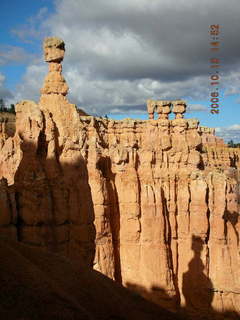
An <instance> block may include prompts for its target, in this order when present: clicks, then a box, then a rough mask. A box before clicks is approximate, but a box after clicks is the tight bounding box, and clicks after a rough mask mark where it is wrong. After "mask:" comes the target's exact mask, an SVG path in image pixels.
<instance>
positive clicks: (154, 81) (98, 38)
mask: <svg viewBox="0 0 240 320" xmlns="http://www.w3.org/2000/svg"><path fill="white" fill-rule="evenodd" d="M229 1H230V2H231V5H229V8H228V10H229V14H228V15H227V16H226V10H225V0H212V1H211V2H209V1H208V0H203V1H201V2H199V1H196V2H186V1H184V0H181V1H178V2H176V1H174V0H154V1H149V0H119V1H117V2H112V1H108V0H88V1H87V2H86V1H79V0H58V1H56V12H55V13H54V14H53V15H51V16H47V15H46V12H45V11H44V10H42V12H40V14H39V16H40V17H41V19H39V17H37V19H36V20H37V21H39V22H40V20H41V22H40V28H39V29H37V31H38V32H40V31H41V32H42V34H45V35H55V36H59V37H61V38H63V39H64V41H65V43H66V56H65V61H64V76H65V78H66V80H67V82H68V84H69V87H70V94H69V99H70V100H71V101H72V102H74V103H76V104H77V105H78V106H79V107H81V108H84V109H85V111H87V112H90V113H94V114H105V113H110V112H113V111H115V112H120V111H121V110H124V112H136V110H138V111H141V110H144V111H145V102H146V100H147V99H148V98H152V99H178V98H183V99H186V100H188V99H191V100H207V99H209V96H210V94H209V92H210V91H211V88H210V81H209V72H210V66H209V59H210V50H209V48H210V44H209V42H210V37H209V25H210V24H213V23H215V22H217V23H219V24H220V26H221V27H220V30H221V36H222V40H221V41H222V42H221V55H222V56H224V59H222V60H221V63H222V64H221V68H222V69H221V70H222V75H221V79H220V83H221V87H222V88H228V91H227V92H226V94H232V93H235V92H238V90H239V89H238V83H239V80H238V79H240V63H239V50H240V43H239V42H238V41H235V40H234V34H235V36H236V37H235V39H236V38H237V30H238V26H239V15H240V2H239V1H238V0H229ZM32 24H33V22H31V23H30V25H32ZM34 28H35V25H34ZM34 28H32V29H34ZM30 29H31V28H30ZM34 30H35V29H34ZM234 30H235V31H234ZM223 71H224V72H223ZM38 72H39V76H38ZM42 73H43V68H42V67H41V66H39V65H38V64H35V65H32V66H30V67H28V69H27V72H26V75H25V77H24V79H23V82H22V83H21V86H20V87H19V92H18V97H19V98H20V97H22V98H26V96H25V94H27V96H29V95H30V98H35V97H36V92H38V90H39V88H40V87H41V85H42V83H41V82H40V80H41V79H42ZM27 77H30V79H31V80H29V79H28V78H27ZM35 79H37V80H38V81H35ZM188 110H189V111H191V112H193V111H205V110H206V107H205V106H202V105H192V106H189V109H188ZM144 111H142V112H144Z"/></svg>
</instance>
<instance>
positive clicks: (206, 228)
mask: <svg viewBox="0 0 240 320" xmlns="http://www.w3.org/2000/svg"><path fill="white" fill-rule="evenodd" d="M43 47H44V56H45V61H46V62H47V63H48V65H49V72H48V74H47V76H46V78H45V80H44V84H43V87H42V89H41V97H40V101H39V102H38V103H35V102H34V101H29V100H25V101H21V102H20V103H18V104H17V105H16V119H15V120H14V121H15V130H13V129H12V127H9V122H7V117H6V116H1V122H0V149H1V152H0V177H1V181H0V194H1V197H0V208H1V215H0V232H1V234H4V235H5V236H6V237H8V238H9V239H15V240H17V241H19V242H23V243H25V244H28V245H31V246H35V247H45V248H47V249H48V250H50V251H52V252H55V253H59V254H60V255H64V256H67V257H69V258H70V259H72V260H73V261H75V262H76V263H79V265H80V264H82V263H84V264H86V265H87V266H90V267H93V268H94V269H95V270H98V271H100V272H101V273H103V274H105V275H107V276H108V277H109V278H111V279H114V280H115V281H117V282H118V283H120V284H122V285H123V286H126V287H128V288H130V289H131V290H134V291H136V292H138V293H140V294H141V295H142V296H143V297H145V298H146V299H149V300H151V301H152V302H154V303H156V304H159V305H160V306H162V307H164V308H166V309H168V310H171V311H174V312H178V310H179V308H185V310H186V312H187V314H188V315H189V316H190V317H191V318H192V319H215V313H216V312H218V313H222V314H224V313H226V314H228V318H225V319H232V318H234V317H236V319H237V317H238V316H239V317H240V250H239V231H240V222H239V214H240V209H239V205H240V187H239V184H240V175H239V174H240V149H239V148H229V147H228V146H226V145H225V144H224V141H223V140H222V139H220V138H218V137H217V136H215V132H214V129H211V128H207V127H201V126H200V125H199V121H198V120H196V119H185V118H183V114H184V112H185V109H186V102H184V101H182V100H177V101H161V100H159V101H154V100H148V102H147V110H148V113H149V118H150V119H149V120H134V119H125V120H119V121H117V120H111V119H107V118H100V117H93V116H89V115H87V114H86V113H85V112H83V111H82V110H79V109H77V107H76V106H75V105H73V104H71V103H69V102H68V100H67V97H66V96H67V93H68V85H67V83H66V81H65V79H64V77H63V75H62V65H61V62H62V60H63V58H64V53H65V44H64V42H63V40H61V39H59V38H46V39H45V41H44V45H43ZM155 111H156V112H157V113H158V119H156V120H154V116H153V114H154V112H155ZM171 111H172V112H174V113H175V116H176V117H175V119H173V120H169V119H168V114H169V113H170V112H171ZM10 122H11V123H12V122H13V120H11V121H10ZM79 272H81V271H79Z"/></svg>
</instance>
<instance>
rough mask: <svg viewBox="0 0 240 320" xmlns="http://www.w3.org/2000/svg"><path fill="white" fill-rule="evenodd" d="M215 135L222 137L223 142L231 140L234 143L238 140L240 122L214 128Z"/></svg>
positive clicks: (239, 136) (239, 137)
mask: <svg viewBox="0 0 240 320" xmlns="http://www.w3.org/2000/svg"><path fill="white" fill-rule="evenodd" d="M216 134H217V136H219V137H221V138H223V139H224V140H225V142H228V141H230V140H233V141H234V142H235V143H239V142H240V124H233V125H231V126H229V127H225V128H224V127H218V128H216Z"/></svg>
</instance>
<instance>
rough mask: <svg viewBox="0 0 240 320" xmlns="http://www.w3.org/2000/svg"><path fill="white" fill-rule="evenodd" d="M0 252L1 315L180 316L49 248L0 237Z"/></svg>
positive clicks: (146, 319)
mask: <svg viewBox="0 0 240 320" xmlns="http://www.w3.org/2000/svg"><path fill="white" fill-rule="evenodd" d="M0 256H1V264H0V284H1V290H0V317H1V319H8V320H13V319H24V320H33V319H34V320H38V319H39V320H40V319H46V320H47V319H51V320H59V319H66V320H69V319H76V320H132V319H139V320H161V319H163V320H177V319H180V317H179V316H177V315H176V314H172V313H170V312H168V311H165V310H163V309H162V308H160V307H157V306H155V305H154V304H152V303H150V302H148V301H146V300H144V299H143V298H141V297H140V296H137V295H136V294H133V293H131V292H130V291H128V290H127V289H125V288H123V287H121V286H119V285H117V284H116V283H115V282H114V281H112V280H110V279H108V278H107V277H106V276H104V275H102V274H100V273H99V272H97V271H94V270H92V269H90V268H86V267H85V266H81V269H79V268H78V266H76V265H75V264H74V263H71V262H70V261H68V260H67V259H64V258H62V257H60V256H58V255H55V254H49V253H48V252H46V251H44V250H43V249H39V248H31V247H28V246H26V245H22V244H19V243H18V244H17V243H15V242H13V241H6V239H2V238H0ZM13 261H14V263H13Z"/></svg>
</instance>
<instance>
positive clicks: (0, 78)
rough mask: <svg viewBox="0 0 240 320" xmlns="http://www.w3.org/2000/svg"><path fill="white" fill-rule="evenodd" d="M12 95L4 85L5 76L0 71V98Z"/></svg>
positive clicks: (8, 97) (4, 98)
mask: <svg viewBox="0 0 240 320" xmlns="http://www.w3.org/2000/svg"><path fill="white" fill-rule="evenodd" d="M12 97H13V95H12V93H11V92H10V91H9V90H8V89H7V88H6V87H5V76H4V75H3V74H2V73H0V99H3V100H4V101H6V100H8V99H10V98H12Z"/></svg>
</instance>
